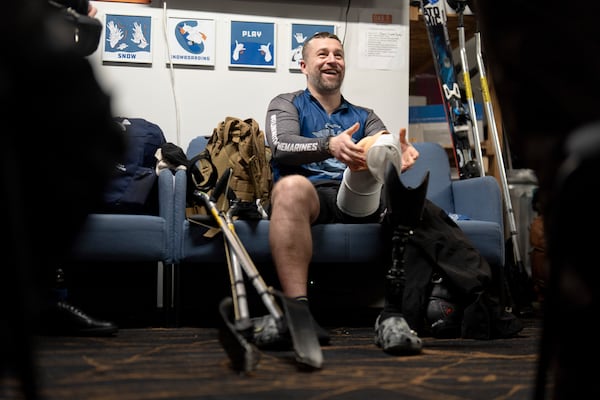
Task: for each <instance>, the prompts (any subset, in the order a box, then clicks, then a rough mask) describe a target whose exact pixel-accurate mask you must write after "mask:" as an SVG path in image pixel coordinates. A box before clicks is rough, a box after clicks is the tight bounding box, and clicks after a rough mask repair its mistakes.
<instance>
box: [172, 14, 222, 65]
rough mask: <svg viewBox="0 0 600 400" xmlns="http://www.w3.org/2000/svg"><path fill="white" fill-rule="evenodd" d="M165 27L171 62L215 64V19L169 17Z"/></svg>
mask: <svg viewBox="0 0 600 400" xmlns="http://www.w3.org/2000/svg"><path fill="white" fill-rule="evenodd" d="M167 29H168V34H167V38H168V40H169V52H170V61H171V62H172V63H173V64H186V65H206V66H214V65H215V44H216V37H215V20H213V19H197V18H178V17H169V19H168V23H167Z"/></svg>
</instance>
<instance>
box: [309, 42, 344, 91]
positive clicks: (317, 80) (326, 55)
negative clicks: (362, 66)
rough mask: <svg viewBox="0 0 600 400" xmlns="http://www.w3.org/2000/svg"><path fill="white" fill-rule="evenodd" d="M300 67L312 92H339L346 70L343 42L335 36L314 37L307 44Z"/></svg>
mask: <svg viewBox="0 0 600 400" xmlns="http://www.w3.org/2000/svg"><path fill="white" fill-rule="evenodd" d="M300 69H301V70H302V73H303V74H304V75H306V77H307V83H308V88H309V90H310V91H311V93H315V92H319V93H323V94H326V93H335V92H339V90H340V88H341V86H342V82H343V81H344V74H345V71H346V63H345V60H344V48H343V47H342V44H341V43H340V41H339V40H337V39H335V38H318V37H317V38H312V39H311V40H310V41H309V42H308V43H307V44H305V48H304V51H303V59H302V60H301V61H300Z"/></svg>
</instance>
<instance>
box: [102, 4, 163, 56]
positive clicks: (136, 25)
mask: <svg viewBox="0 0 600 400" xmlns="http://www.w3.org/2000/svg"><path fill="white" fill-rule="evenodd" d="M102 61H112V62H126V63H150V64H151V63H152V17H151V16H149V15H147V16H145V15H117V14H106V17H105V29H104V48H103V51H102Z"/></svg>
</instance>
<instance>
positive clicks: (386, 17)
mask: <svg viewBox="0 0 600 400" xmlns="http://www.w3.org/2000/svg"><path fill="white" fill-rule="evenodd" d="M371 20H372V22H373V23H374V24H391V23H392V14H372V16H371Z"/></svg>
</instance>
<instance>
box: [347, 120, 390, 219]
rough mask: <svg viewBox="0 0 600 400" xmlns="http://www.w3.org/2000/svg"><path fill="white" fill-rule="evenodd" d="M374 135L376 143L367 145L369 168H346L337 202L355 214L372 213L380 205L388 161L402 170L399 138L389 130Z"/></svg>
mask: <svg viewBox="0 0 600 400" xmlns="http://www.w3.org/2000/svg"><path fill="white" fill-rule="evenodd" d="M373 139H374V141H373V144H371V145H368V144H367V145H366V146H365V147H366V151H367V167H368V170H363V171H351V170H350V169H349V168H346V170H345V171H344V176H343V179H342V184H341V185H340V190H339V191H338V196H337V206H338V207H339V209H340V210H342V211H343V212H345V213H346V214H348V215H351V216H353V217H366V216H369V215H371V214H373V213H374V212H375V211H377V209H378V208H379V203H380V200H381V187H382V185H383V182H384V174H385V168H386V166H387V165H389V164H390V163H391V164H392V165H393V166H394V167H395V168H396V170H397V171H398V174H400V171H402V151H401V150H400V147H398V144H399V143H398V138H397V137H396V136H394V135H392V134H391V133H389V132H388V133H383V132H380V133H378V134H377V135H374V136H373ZM363 140H365V139H363Z"/></svg>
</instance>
